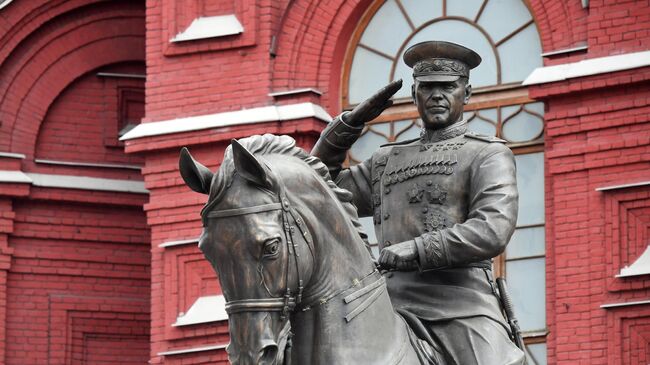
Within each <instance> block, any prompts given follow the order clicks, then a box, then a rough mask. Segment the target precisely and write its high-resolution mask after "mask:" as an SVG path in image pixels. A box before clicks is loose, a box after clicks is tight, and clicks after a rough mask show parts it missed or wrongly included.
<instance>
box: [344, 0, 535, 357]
mask: <svg viewBox="0 0 650 365" xmlns="http://www.w3.org/2000/svg"><path fill="white" fill-rule="evenodd" d="M426 40H444V41H450V42H454V43H458V44H462V45H464V46H466V47H468V48H471V49H473V50H475V51H476V52H478V53H479V54H480V55H481V57H482V59H483V61H482V63H481V65H480V66H479V67H477V68H476V69H474V70H472V71H471V73H470V83H471V84H472V87H473V96H472V98H471V100H470V103H469V104H468V105H467V106H466V107H465V114H464V118H465V119H466V120H467V121H468V122H469V128H470V129H471V130H474V131H476V132H479V133H483V134H488V135H496V136H498V137H500V138H503V139H505V140H507V141H508V144H509V146H510V147H511V148H512V150H513V151H514V152H515V154H516V159H517V168H518V171H517V174H518V182H519V193H520V201H519V217H518V222H517V231H516V233H515V235H514V236H513V238H512V240H511V243H510V245H509V246H508V249H507V251H506V253H505V254H504V255H502V257H500V258H499V259H498V260H495V271H496V274H497V275H502V276H506V277H507V279H508V284H509V287H510V291H511V294H512V296H513V299H514V301H515V306H516V310H517V315H518V317H519V322H520V324H521V326H522V329H523V331H524V332H525V337H526V343H527V347H528V352H529V355H530V356H529V363H530V364H546V344H545V339H546V333H547V331H546V317H545V310H546V306H545V255H544V252H545V237H544V161H543V150H544V145H543V144H544V142H543V137H544V123H543V114H544V105H543V104H542V103H540V102H535V101H534V100H531V99H529V98H528V91H527V89H526V87H524V86H522V85H521V82H522V81H523V80H524V79H525V78H526V77H527V76H528V75H529V74H530V73H531V72H532V71H533V70H534V69H535V68H536V67H539V66H542V56H541V53H542V49H541V44H540V40H539V35H538V32H537V27H536V25H535V22H534V20H533V17H532V15H531V11H530V9H529V6H528V4H527V3H526V2H525V1H524V0H428V1H418V0H377V1H375V2H374V3H373V4H372V5H371V6H370V7H369V8H368V10H367V11H366V13H365V14H364V15H363V17H362V19H361V21H360V23H359V25H358V26H357V29H356V30H355V32H354V34H353V36H352V39H351V41H350V43H349V45H348V49H347V53H346V58H345V62H344V70H343V80H342V81H343V82H342V93H341V95H342V104H343V107H344V109H351V108H353V107H354V106H355V105H356V104H358V103H359V102H361V101H363V100H364V99H365V98H367V97H368V96H370V95H372V94H373V93H374V92H375V91H376V90H378V89H380V88H381V87H383V86H384V85H386V84H387V83H388V82H390V81H392V80H396V79H399V78H401V79H403V80H404V86H403V87H402V89H401V90H400V91H399V92H398V93H397V94H396V96H395V105H394V106H393V107H391V108H390V109H388V110H387V111H386V112H384V113H383V114H382V115H381V116H380V117H379V118H377V119H376V120H374V121H372V122H371V123H369V124H368V125H367V126H366V128H365V130H364V132H363V134H362V136H361V138H360V139H359V140H358V141H357V142H356V143H355V144H354V146H353V147H352V149H351V150H350V153H349V154H348V162H349V163H350V164H356V163H358V162H360V161H363V160H364V159H366V158H368V157H370V156H371V155H372V152H374V151H376V150H377V148H378V147H379V146H380V145H381V144H383V143H386V142H393V141H400V140H405V139H409V138H414V137H417V136H418V135H419V133H420V129H421V121H420V120H419V116H418V112H417V109H416V108H415V105H413V102H412V100H411V85H412V84H413V79H412V76H411V75H412V70H411V69H410V68H409V67H408V66H406V65H405V64H404V62H403V61H402V56H403V54H404V52H405V51H406V49H408V47H410V46H411V45H413V44H416V43H418V42H422V41H426ZM364 224H365V225H366V230H367V231H368V232H373V231H374V227H373V224H372V221H371V220H370V221H365V222H364Z"/></svg>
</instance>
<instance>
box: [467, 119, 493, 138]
mask: <svg viewBox="0 0 650 365" xmlns="http://www.w3.org/2000/svg"><path fill="white" fill-rule="evenodd" d="M467 127H468V128H469V130H470V131H472V132H476V133H479V134H485V135H487V136H495V135H496V134H497V129H496V127H495V126H494V124H492V123H490V122H486V121H484V120H483V119H479V118H474V119H473V120H472V121H471V122H469V124H468V125H467Z"/></svg>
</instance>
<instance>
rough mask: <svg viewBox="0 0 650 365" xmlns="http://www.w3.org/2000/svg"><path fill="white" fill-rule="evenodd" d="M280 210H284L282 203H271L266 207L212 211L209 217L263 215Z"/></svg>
mask: <svg viewBox="0 0 650 365" xmlns="http://www.w3.org/2000/svg"><path fill="white" fill-rule="evenodd" d="M280 209H282V204H281V203H271V204H264V205H256V206H253V207H245V208H235V209H224V210H217V211H212V212H209V213H208V214H207V217H208V218H222V217H234V216H238V215H244V214H253V213H262V212H269V211H272V210H280Z"/></svg>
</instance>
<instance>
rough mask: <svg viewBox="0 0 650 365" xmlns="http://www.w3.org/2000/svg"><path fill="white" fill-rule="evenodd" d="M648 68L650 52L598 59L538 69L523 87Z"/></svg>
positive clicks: (529, 76) (525, 81)
mask: <svg viewBox="0 0 650 365" xmlns="http://www.w3.org/2000/svg"><path fill="white" fill-rule="evenodd" d="M645 66H650V51H643V52H635V53H626V54H621V55H616V56H607V57H598V58H590V59H586V60H582V61H579V62H573V63H566V64H563V65H556V66H547V67H538V68H536V69H535V70H533V72H532V73H531V74H530V75H528V77H527V78H526V80H524V82H523V85H538V84H546V83H549V82H556V81H562V80H566V79H572V78H577V77H584V76H592V75H600V74H604V73H608V72H616V71H623V70H630V69H634V68H639V67H645Z"/></svg>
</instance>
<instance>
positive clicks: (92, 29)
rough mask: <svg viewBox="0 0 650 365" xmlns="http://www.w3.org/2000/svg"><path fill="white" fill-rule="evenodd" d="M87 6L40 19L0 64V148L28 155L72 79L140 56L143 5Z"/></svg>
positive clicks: (142, 53)
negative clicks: (49, 18) (36, 27)
mask: <svg viewBox="0 0 650 365" xmlns="http://www.w3.org/2000/svg"><path fill="white" fill-rule="evenodd" d="M108 5H110V4H101V5H93V6H85V7H82V8H79V9H76V10H75V11H72V12H68V13H65V14H62V15H61V16H59V17H57V18H54V19H52V20H51V21H50V22H48V23H46V24H44V25H41V26H40V28H38V29H37V30H35V31H34V32H33V33H32V34H30V35H28V36H27V37H25V38H24V39H23V41H22V42H20V44H18V45H17V46H16V47H15V48H14V49H13V50H12V52H11V53H10V54H9V55H8V57H7V59H6V61H5V62H4V63H2V65H1V66H0V92H4V93H3V94H0V120H2V125H0V151H12V152H19V153H24V154H26V155H28V156H32V155H33V152H34V146H35V143H36V138H37V135H38V130H39V128H40V124H41V122H42V120H43V118H44V116H45V114H46V113H47V110H48V108H49V106H50V105H51V104H52V102H53V101H54V100H55V99H56V97H57V96H58V95H59V94H60V93H61V92H62V91H63V90H64V89H65V88H66V87H67V86H68V85H69V84H70V83H72V82H73V81H74V80H76V79H77V78H78V77H80V76H82V75H83V74H85V73H87V72H89V71H91V70H93V69H96V68H98V67H101V66H103V65H107V64H113V63H118V62H124V61H143V60H144V58H145V55H144V48H145V45H144V9H143V8H141V7H139V6H129V5H128V4H126V3H124V4H122V5H125V6H122V5H120V6H119V7H116V6H115V4H113V6H108Z"/></svg>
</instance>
